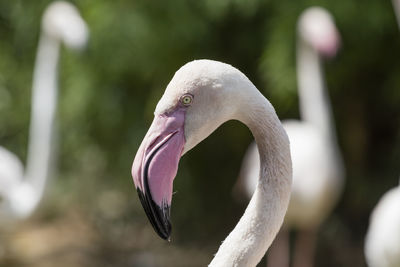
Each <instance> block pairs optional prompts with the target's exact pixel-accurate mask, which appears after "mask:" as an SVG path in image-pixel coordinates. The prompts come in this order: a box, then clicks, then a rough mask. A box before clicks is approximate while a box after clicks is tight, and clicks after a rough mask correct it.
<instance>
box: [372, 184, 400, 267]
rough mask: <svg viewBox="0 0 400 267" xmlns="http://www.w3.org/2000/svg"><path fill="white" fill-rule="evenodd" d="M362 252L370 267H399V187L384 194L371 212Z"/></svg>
mask: <svg viewBox="0 0 400 267" xmlns="http://www.w3.org/2000/svg"><path fill="white" fill-rule="evenodd" d="M364 251H365V256H366V259H367V263H368V266H370V267H396V266H400V185H399V186H397V187H395V188H393V189H391V190H389V191H388V192H387V193H385V194H384V195H383V197H382V198H381V199H380V200H379V202H378V204H377V205H376V207H375V209H374V210H373V212H372V214H371V218H370V224H369V228H368V232H367V236H366V238H365V248H364Z"/></svg>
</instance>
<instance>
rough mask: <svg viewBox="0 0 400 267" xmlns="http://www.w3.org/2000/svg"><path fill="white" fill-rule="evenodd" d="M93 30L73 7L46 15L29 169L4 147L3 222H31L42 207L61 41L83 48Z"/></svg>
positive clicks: (59, 5) (0, 167) (0, 163)
mask: <svg viewBox="0 0 400 267" xmlns="http://www.w3.org/2000/svg"><path fill="white" fill-rule="evenodd" d="M87 38H88V29H87V26H86V23H85V22H84V21H83V19H82V18H81V16H80V15H79V11H78V10H77V9H76V7H75V6H73V5H72V4H71V3H68V2H63V1H57V2H53V3H51V4H50V5H49V6H48V7H47V9H46V10H45V12H44V15H43V18H42V24H41V36H40V40H39V46H38V51H37V56H36V62H35V70H34V74H33V86H32V111H31V120H30V129H29V144H28V153H27V160H26V170H25V173H24V168H23V165H22V163H21V161H20V160H19V159H18V157H17V156H16V155H15V154H13V153H12V152H10V151H8V150H7V149H5V148H3V147H0V221H1V222H4V223H6V224H7V223H9V222H15V221H19V220H22V219H24V218H27V217H28V216H29V215H30V214H32V213H33V211H34V210H35V208H36V207H37V206H38V204H39V202H40V200H41V197H42V195H43V191H44V188H45V185H46V180H47V178H48V176H49V168H50V165H51V164H50V163H51V160H52V142H53V129H54V121H55V119H54V118H55V112H56V106H57V65H58V58H59V50H60V43H61V42H63V43H64V44H65V45H66V46H67V47H69V48H75V49H77V48H81V47H82V46H83V45H84V44H85V43H86V41H87Z"/></svg>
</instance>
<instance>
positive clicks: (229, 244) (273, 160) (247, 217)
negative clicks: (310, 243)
mask: <svg viewBox="0 0 400 267" xmlns="http://www.w3.org/2000/svg"><path fill="white" fill-rule="evenodd" d="M257 93H258V97H257V99H249V101H247V102H248V103H249V104H248V105H247V106H246V108H245V109H244V110H246V112H245V113H246V114H244V117H242V118H239V120H240V121H242V122H243V123H245V124H246V125H247V126H248V127H249V128H250V130H251V132H252V133H253V135H254V138H255V140H256V143H257V146H258V150H259V152H260V163H261V169H260V178H259V181H258V185H257V188H256V190H255V192H254V194H253V197H252V198H251V200H250V203H249V205H248V207H247V209H246V211H245V213H244V214H243V216H242V218H241V219H240V221H239V223H238V224H237V225H236V227H235V229H234V230H233V231H232V232H231V233H230V234H229V235H228V237H227V238H226V239H225V241H224V242H223V243H222V245H221V246H220V248H219V250H218V252H217V254H216V255H215V257H214V259H213V260H212V262H211V263H210V265H209V266H255V265H256V264H257V263H258V262H259V261H260V260H261V258H262V257H263V256H264V254H265V252H266V251H267V249H268V247H269V246H270V245H271V243H272V241H273V240H274V238H275V236H276V234H277V233H278V231H279V228H280V227H281V225H282V222H283V218H284V215H285V213H286V209H287V206H288V203H289V198H290V188H291V181H292V166H291V159H290V149H289V140H288V137H287V135H286V132H285V131H284V129H283V127H282V125H281V123H280V121H279V119H278V117H277V115H276V113H275V110H274V109H273V107H272V105H271V104H270V103H269V102H268V100H267V99H265V98H264V97H263V96H262V95H261V93H259V92H258V91H257Z"/></svg>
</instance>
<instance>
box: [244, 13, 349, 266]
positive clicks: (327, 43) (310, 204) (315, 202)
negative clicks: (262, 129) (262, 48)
mask: <svg viewBox="0 0 400 267" xmlns="http://www.w3.org/2000/svg"><path fill="white" fill-rule="evenodd" d="M297 30H298V42H297V70H298V75H297V78H298V90H299V101H300V115H301V116H300V117H301V121H297V120H287V121H284V122H283V126H284V128H285V130H286V132H287V133H288V136H289V140H290V148H291V152H292V160H293V186H292V196H291V200H290V203H289V207H288V211H287V213H286V217H285V222H284V229H283V230H282V232H281V233H280V234H279V235H278V238H277V240H276V243H274V245H273V246H272V247H271V251H270V252H269V253H270V255H269V257H268V261H269V263H268V265H271V266H288V265H289V251H288V250H289V244H288V233H287V230H288V229H290V228H294V229H297V230H299V233H298V236H297V244H296V245H295V248H296V251H295V253H294V258H295V259H294V263H295V264H296V266H312V262H313V254H314V249H315V241H316V229H317V228H318V227H319V225H320V224H321V223H322V222H323V221H324V219H325V218H326V217H327V216H328V215H329V214H330V212H331V211H332V209H333V208H334V206H335V203H336V202H337V200H338V197H339V195H340V193H341V191H342V187H343V180H344V169H343V165H342V159H341V156H340V153H339V149H338V145H337V141H336V136H335V130H334V125H333V122H332V115H331V110H330V103H329V99H328V97H327V96H326V92H325V90H326V89H325V87H326V86H325V82H324V78H323V71H322V66H321V59H320V57H321V56H327V57H331V56H333V55H335V53H336V51H337V49H338V47H339V41H340V39H339V34H338V31H337V29H336V27H335V23H334V19H333V17H332V16H331V15H330V13H329V12H328V11H327V10H325V9H323V8H321V7H310V8H308V9H306V10H305V11H304V12H303V13H302V14H301V16H300V17H299V20H298V28H297ZM258 157H259V156H258V151H257V147H256V146H255V145H254V144H252V145H250V147H249V148H248V151H247V152H246V155H245V158H244V161H243V165H242V169H241V173H240V175H239V177H240V179H239V181H238V183H237V185H236V187H240V186H241V185H243V186H244V191H245V192H244V193H246V194H247V195H248V196H250V195H251V194H253V192H254V189H255V185H256V181H257V174H256V172H257V171H258V170H259V168H260V165H259V158H258Z"/></svg>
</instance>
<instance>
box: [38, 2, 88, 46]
mask: <svg viewBox="0 0 400 267" xmlns="http://www.w3.org/2000/svg"><path fill="white" fill-rule="evenodd" d="M42 29H43V30H44V32H45V33H46V34H47V35H48V36H50V37H53V38H55V39H57V40H59V41H62V42H64V43H65V45H66V46H68V47H71V48H77V49H78V48H82V47H83V46H85V45H86V43H87V40H88V36H89V30H88V27H87V25H86V23H85V21H84V20H83V19H82V17H81V16H80V14H79V11H78V9H77V8H76V7H75V6H73V5H72V4H71V3H69V2H64V1H55V2H53V3H51V4H50V5H49V6H48V7H47V9H46V11H45V12H44V15H43V18H42Z"/></svg>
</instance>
